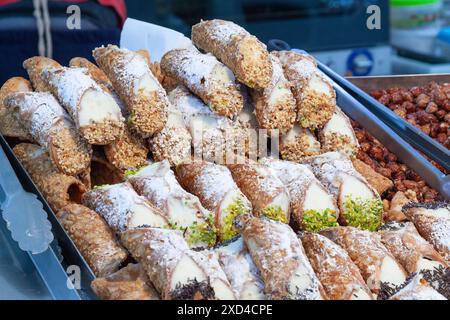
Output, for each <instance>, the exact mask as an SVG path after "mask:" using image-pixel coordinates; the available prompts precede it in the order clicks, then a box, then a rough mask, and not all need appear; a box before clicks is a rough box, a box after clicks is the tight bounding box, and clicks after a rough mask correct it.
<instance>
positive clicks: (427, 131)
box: [420, 123, 431, 135]
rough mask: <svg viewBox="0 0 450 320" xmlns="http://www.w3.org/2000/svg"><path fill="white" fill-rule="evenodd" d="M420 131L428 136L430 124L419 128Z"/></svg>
mask: <svg viewBox="0 0 450 320" xmlns="http://www.w3.org/2000/svg"><path fill="white" fill-rule="evenodd" d="M420 130H422V131H423V132H424V133H425V134H427V135H429V134H430V132H431V124H430V123H427V124H425V125H423V126H421V127H420Z"/></svg>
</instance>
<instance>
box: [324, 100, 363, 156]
mask: <svg viewBox="0 0 450 320" xmlns="http://www.w3.org/2000/svg"><path fill="white" fill-rule="evenodd" d="M318 112H320V111H318ZM319 140H320V143H321V145H322V150H323V151H324V152H328V151H340V152H343V153H345V154H346V155H348V156H349V157H352V156H354V155H355V154H356V152H357V151H358V148H359V143H358V139H357V138H356V135H355V131H353V127H352V124H351V123H350V119H349V118H348V117H347V115H346V114H345V113H343V112H342V110H341V109H340V108H339V107H338V106H336V110H335V111H334V114H333V116H332V117H331V119H330V120H329V121H328V122H327V123H326V124H325V126H324V127H323V128H322V129H321V130H320V131H319Z"/></svg>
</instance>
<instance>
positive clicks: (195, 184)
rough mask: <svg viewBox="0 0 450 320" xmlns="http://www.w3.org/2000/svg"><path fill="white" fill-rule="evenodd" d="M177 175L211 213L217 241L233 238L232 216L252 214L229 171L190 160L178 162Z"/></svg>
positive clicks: (248, 203)
mask: <svg viewBox="0 0 450 320" xmlns="http://www.w3.org/2000/svg"><path fill="white" fill-rule="evenodd" d="M176 175H177V178H178V181H179V182H180V184H181V185H182V186H183V188H184V189H186V190H187V191H188V192H190V193H192V194H194V195H196V196H197V197H198V198H199V199H200V202H201V203H202V205H203V206H204V207H205V208H206V209H207V210H209V211H211V212H212V213H213V214H214V223H215V225H216V229H217V236H218V240H219V241H220V242H223V241H227V240H229V239H231V238H233V237H234V236H235V235H236V234H237V232H236V230H235V228H234V226H233V220H234V218H235V217H236V216H238V215H241V214H247V213H251V211H252V206H251V204H250V202H249V201H248V199H247V198H246V197H245V195H244V194H243V193H242V192H241V190H239V188H238V186H237V185H236V183H235V182H234V181H233V177H232V176H231V173H230V170H228V168H227V167H225V166H221V165H217V164H213V163H210V162H204V161H192V162H190V163H184V164H181V165H178V166H177V167H176Z"/></svg>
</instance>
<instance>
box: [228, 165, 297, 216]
mask: <svg viewBox="0 0 450 320" xmlns="http://www.w3.org/2000/svg"><path fill="white" fill-rule="evenodd" d="M242 162H243V163H235V164H229V165H228V168H229V169H230V171H231V174H232V176H233V179H234V181H235V182H236V184H237V186H238V187H239V189H241V190H242V192H243V193H244V194H245V196H246V197H247V198H248V199H249V200H250V202H251V204H252V207H253V213H254V214H255V215H258V216H261V215H263V216H267V217H269V218H271V219H274V220H278V221H281V222H284V223H289V220H290V206H289V202H290V198H289V193H288V190H287V189H286V187H285V186H284V185H283V183H282V182H281V181H280V179H278V178H277V176H276V175H275V174H274V172H273V171H272V170H271V169H269V168H267V167H266V166H264V165H262V164H259V163H256V162H253V161H250V160H249V161H245V162H244V161H242Z"/></svg>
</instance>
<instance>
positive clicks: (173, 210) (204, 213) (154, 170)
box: [128, 160, 216, 248]
mask: <svg viewBox="0 0 450 320" xmlns="http://www.w3.org/2000/svg"><path fill="white" fill-rule="evenodd" d="M128 182H130V184H131V185H132V186H133V188H134V190H136V192H137V193H138V194H139V195H141V196H143V197H145V198H146V199H147V200H148V201H150V202H151V203H152V204H153V205H154V206H155V207H157V208H158V209H160V210H161V211H163V212H164V213H165V214H166V215H167V218H168V220H169V224H170V226H171V227H172V228H174V229H179V230H181V231H183V234H184V237H185V239H186V241H187V243H188V244H189V246H190V247H191V248H192V247H193V248H205V247H209V246H213V245H214V244H215V243H216V232H215V226H214V217H213V215H212V213H211V212H210V211H208V210H206V209H205V208H204V207H203V206H202V204H201V203H200V200H199V199H198V198H197V197H196V196H194V195H193V194H191V193H189V192H186V191H185V190H184V189H183V188H182V187H181V185H180V184H179V182H178V181H177V179H176V178H175V174H174V172H173V171H172V170H171V169H170V164H169V162H168V161H167V160H164V161H162V162H155V163H153V164H151V165H148V166H145V167H143V168H141V169H139V170H138V171H137V172H136V173H134V174H130V175H128Z"/></svg>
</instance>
